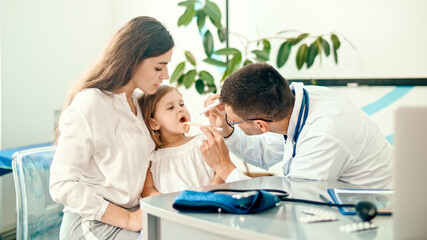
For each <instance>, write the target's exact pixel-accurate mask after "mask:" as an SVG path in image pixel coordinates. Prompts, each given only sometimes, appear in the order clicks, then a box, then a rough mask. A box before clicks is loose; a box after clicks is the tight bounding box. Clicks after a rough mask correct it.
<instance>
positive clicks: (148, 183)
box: [142, 163, 162, 197]
mask: <svg viewBox="0 0 427 240" xmlns="http://www.w3.org/2000/svg"><path fill="white" fill-rule="evenodd" d="M150 167H151V163H150V166H148V169H147V176H146V177H145V183H144V189H142V197H148V196H154V195H160V194H162V193H161V192H159V191H157V189H156V188H155V187H154V181H153V174H152V173H151V171H150Z"/></svg>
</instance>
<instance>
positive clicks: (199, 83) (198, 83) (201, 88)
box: [195, 79, 205, 94]
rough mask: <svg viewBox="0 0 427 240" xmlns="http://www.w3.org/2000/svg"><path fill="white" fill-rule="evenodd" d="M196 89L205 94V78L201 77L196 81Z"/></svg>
mask: <svg viewBox="0 0 427 240" xmlns="http://www.w3.org/2000/svg"><path fill="white" fill-rule="evenodd" d="M195 86H196V90H197V92H198V93H199V94H203V93H204V92H205V84H204V83H203V80H201V79H199V80H197V81H196V83H195Z"/></svg>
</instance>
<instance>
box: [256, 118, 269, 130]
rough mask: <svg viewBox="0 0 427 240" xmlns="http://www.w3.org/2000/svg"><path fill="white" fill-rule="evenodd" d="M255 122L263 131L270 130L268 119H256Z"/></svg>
mask: <svg viewBox="0 0 427 240" xmlns="http://www.w3.org/2000/svg"><path fill="white" fill-rule="evenodd" d="M255 122H256V124H257V125H258V127H259V128H260V129H261V131H262V132H263V133H267V132H268V130H269V129H270V128H269V126H268V122H266V121H262V120H255Z"/></svg>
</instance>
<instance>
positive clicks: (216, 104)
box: [199, 99, 221, 115]
mask: <svg viewBox="0 0 427 240" xmlns="http://www.w3.org/2000/svg"><path fill="white" fill-rule="evenodd" d="M220 103H221V102H220V101H219V99H217V100H215V102H213V103H212V104H210V105H208V106H206V107H205V108H203V110H202V111H201V112H200V113H199V115H202V114H205V113H206V112H207V111H209V110H210V109H211V108H213V107H216V106H218V105H219V104H220Z"/></svg>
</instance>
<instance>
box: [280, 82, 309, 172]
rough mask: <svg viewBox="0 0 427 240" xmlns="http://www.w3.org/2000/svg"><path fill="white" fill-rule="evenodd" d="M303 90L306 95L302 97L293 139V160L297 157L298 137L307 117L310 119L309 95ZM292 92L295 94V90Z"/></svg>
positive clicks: (285, 137) (284, 136)
mask: <svg viewBox="0 0 427 240" xmlns="http://www.w3.org/2000/svg"><path fill="white" fill-rule="evenodd" d="M302 90H303V93H304V94H303V96H302V102H301V108H300V110H299V114H298V121H297V124H296V125H295V132H294V137H293V139H292V143H293V144H294V149H293V152H292V158H294V157H295V154H296V149H297V141H298V137H299V135H300V133H301V131H302V129H303V127H304V125H305V122H306V120H307V117H308V104H309V98H308V93H307V90H305V89H304V88H303V89H302ZM292 92H293V93H294V94H295V90H292ZM283 138H284V139H285V141H286V140H287V138H288V136H286V135H283ZM291 161H292V159H291ZM289 165H290V164H289Z"/></svg>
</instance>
